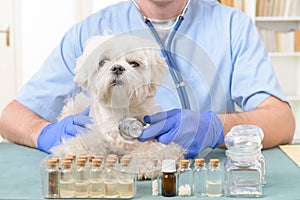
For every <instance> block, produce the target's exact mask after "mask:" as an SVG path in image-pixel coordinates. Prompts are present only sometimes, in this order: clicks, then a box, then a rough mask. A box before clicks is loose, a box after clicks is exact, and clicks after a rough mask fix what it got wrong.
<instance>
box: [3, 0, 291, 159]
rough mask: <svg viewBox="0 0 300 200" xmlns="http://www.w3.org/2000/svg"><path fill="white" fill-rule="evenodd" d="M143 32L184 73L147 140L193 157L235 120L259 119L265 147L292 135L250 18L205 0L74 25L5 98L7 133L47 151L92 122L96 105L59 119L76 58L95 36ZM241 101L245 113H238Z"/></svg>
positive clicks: (129, 9) (163, 98)
mask: <svg viewBox="0 0 300 200" xmlns="http://www.w3.org/2000/svg"><path fill="white" fill-rule="evenodd" d="M135 30H144V31H146V32H147V33H151V34H152V35H153V36H154V38H156V40H157V41H158V42H161V43H162V48H163V49H164V48H165V49H164V50H165V51H163V53H164V56H166V57H167V58H168V64H169V65H171V66H170V68H172V69H175V70H174V71H175V72H176V71H177V72H180V73H175V74H171V75H172V76H174V77H173V78H174V80H173V82H175V83H173V84H174V87H175V93H173V94H174V96H175V97H174V96H173V97H172V96H171V95H170V94H167V93H164V90H163V89H161V90H159V91H158V93H157V99H158V102H160V103H161V105H162V107H163V108H164V109H165V110H166V112H162V113H158V114H155V115H153V116H146V117H145V121H146V122H147V123H149V124H150V126H149V127H148V128H146V129H145V130H144V132H143V134H142V136H141V137H140V138H139V140H140V141H145V140H148V139H150V138H157V139H158V141H159V142H162V143H169V142H172V141H173V142H176V143H177V144H179V145H181V146H183V147H184V148H186V149H187V150H188V154H187V157H195V156H196V155H198V154H199V153H200V152H201V151H202V150H203V149H205V148H208V147H210V148H215V147H217V146H219V145H221V144H222V142H223V139H224V135H225V134H226V133H227V132H228V131H229V130H230V129H231V127H233V126H235V125H238V124H256V125H258V126H260V127H261V128H262V129H263V131H264V134H265V137H264V140H263V147H264V148H272V147H275V146H277V145H280V144H288V143H291V141H292V139H293V135H294V130H295V120H294V116H293V114H292V112H291V108H290V106H289V104H288V103H287V100H286V98H285V96H284V94H283V92H282V91H281V89H280V86H279V84H278V81H277V79H276V76H275V74H274V71H273V68H272V64H271V61H270V59H269V57H268V54H267V52H266V50H265V48H264V46H263V43H262V41H261V39H260V36H259V33H258V32H257V30H256V28H255V26H254V25H253V23H252V21H251V19H250V18H249V17H247V16H246V15H245V14H243V13H241V12H240V11H238V10H236V9H233V8H229V7H225V6H223V5H221V4H219V3H218V2H217V1H207V0H190V1H187V0H135V1H131V0H130V1H125V2H121V3H118V4H116V5H113V6H111V7H108V8H106V9H103V10H100V11H99V12H97V13H95V14H93V15H91V16H90V17H88V18H86V19H84V20H83V21H82V22H80V23H78V24H76V25H75V26H73V27H72V28H71V29H70V30H69V31H68V32H67V33H66V34H65V35H64V37H63V38H62V40H61V43H60V44H59V46H58V47H57V48H56V49H55V50H54V51H53V52H52V53H51V55H49V57H48V58H47V59H46V60H45V62H44V64H43V66H42V67H41V69H40V70H39V71H38V72H37V73H36V74H35V75H34V76H33V78H32V79H31V80H29V81H28V83H26V84H25V85H24V87H23V88H22V89H21V91H20V92H19V93H18V94H17V96H16V97H15V99H14V100H12V101H11V102H10V103H9V104H8V105H7V106H6V108H5V109H4V111H3V113H2V115H1V119H0V131H1V135H2V136H3V137H4V138H6V139H7V140H9V141H11V142H15V143H19V144H22V145H27V146H30V147H35V148H38V149H40V150H42V151H46V152H48V151H49V150H50V148H51V147H53V146H55V145H58V144H60V143H61V138H62V137H72V136H75V135H76V134H77V133H78V128H83V129H84V128H85V127H84V126H85V124H87V123H91V120H90V119H89V117H88V109H87V110H85V111H83V112H82V113H80V114H78V115H76V117H75V116H68V117H66V118H65V119H63V120H62V121H59V122H56V118H57V117H58V115H59V113H60V112H61V109H62V107H63V104H64V102H63V101H64V99H65V98H66V97H68V96H71V95H72V93H73V90H74V88H75V83H74V81H73V78H74V67H75V62H76V58H77V57H79V56H80V55H81V54H82V51H83V48H84V44H85V42H86V41H87V40H88V39H89V38H90V37H91V36H94V35H99V34H100V35H101V34H105V33H107V31H108V32H110V33H112V34H115V35H116V34H121V33H128V32H130V31H135ZM183 41H187V42H183ZM190 45H193V46H190ZM171 48H172V49H171ZM168 50H172V52H173V53H172V54H170V53H169V52H168ZM183 50H184V51H183ZM181 53H182V54H183V55H182V54H181ZM198 53H199V54H198ZM199 58H203V59H199ZM202 70H204V71H202ZM170 71H172V70H170ZM170 73H171V72H170ZM206 75H207V76H206ZM215 77H217V78H215ZM191 91H192V92H191ZM174 102H175V103H174ZM235 105H237V106H239V107H240V108H241V109H242V111H241V112H237V110H236V107H235ZM162 124H164V126H161V125H162Z"/></svg>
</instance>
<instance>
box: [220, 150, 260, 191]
mask: <svg viewBox="0 0 300 200" xmlns="http://www.w3.org/2000/svg"><path fill="white" fill-rule="evenodd" d="M226 155H227V158H228V160H227V162H226V163H225V181H224V191H225V195H226V196H232V197H260V196H261V195H262V185H263V178H262V177H263V174H262V169H261V163H260V162H259V160H258V157H259V155H260V152H258V151H257V152H253V153H247V155H245V153H233V152H230V151H228V150H227V151H226Z"/></svg>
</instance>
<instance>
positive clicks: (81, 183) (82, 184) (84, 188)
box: [75, 159, 90, 198]
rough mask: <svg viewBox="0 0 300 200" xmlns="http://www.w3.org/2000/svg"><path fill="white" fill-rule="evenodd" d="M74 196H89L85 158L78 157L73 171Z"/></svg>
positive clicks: (88, 175)
mask: <svg viewBox="0 0 300 200" xmlns="http://www.w3.org/2000/svg"><path fill="white" fill-rule="evenodd" d="M75 179H76V181H75V197H77V198H87V197H88V196H89V179H90V174H89V170H88V169H87V168H86V160H85V159H78V160H77V168H76V171H75Z"/></svg>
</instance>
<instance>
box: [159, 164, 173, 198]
mask: <svg viewBox="0 0 300 200" xmlns="http://www.w3.org/2000/svg"><path fill="white" fill-rule="evenodd" d="M161 194H162V196H165V197H174V196H176V165H175V160H171V159H166V160H162V177H161Z"/></svg>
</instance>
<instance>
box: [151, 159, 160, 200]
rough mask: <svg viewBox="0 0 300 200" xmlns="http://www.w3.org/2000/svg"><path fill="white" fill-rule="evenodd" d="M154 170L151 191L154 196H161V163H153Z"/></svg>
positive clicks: (154, 161) (156, 161)
mask: <svg viewBox="0 0 300 200" xmlns="http://www.w3.org/2000/svg"><path fill="white" fill-rule="evenodd" d="M152 164H153V169H152V172H151V189H152V196H159V195H160V194H161V192H160V182H161V180H160V177H161V169H160V168H161V167H160V166H159V165H160V164H159V162H158V160H157V159H154V160H153V161H152Z"/></svg>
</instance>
